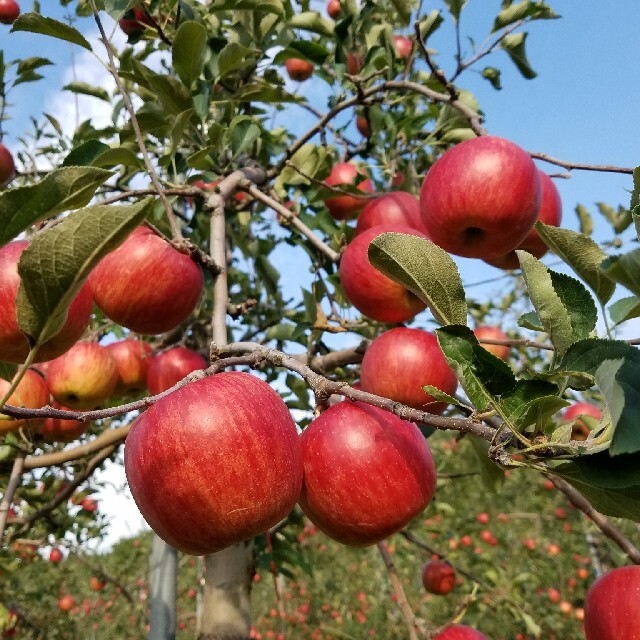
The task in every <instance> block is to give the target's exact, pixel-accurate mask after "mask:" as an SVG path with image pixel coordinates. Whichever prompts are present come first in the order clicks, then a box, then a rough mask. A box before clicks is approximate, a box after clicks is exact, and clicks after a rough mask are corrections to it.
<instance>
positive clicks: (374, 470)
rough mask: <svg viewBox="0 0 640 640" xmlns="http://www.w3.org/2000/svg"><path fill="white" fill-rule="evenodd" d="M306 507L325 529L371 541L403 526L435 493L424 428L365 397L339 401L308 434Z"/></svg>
mask: <svg viewBox="0 0 640 640" xmlns="http://www.w3.org/2000/svg"><path fill="white" fill-rule="evenodd" d="M302 457H303V462H304V482H303V486H302V493H301V494H300V506H301V507H302V510H303V511H304V512H305V513H306V515H307V516H308V517H309V519H310V520H311V521H312V522H313V523H314V524H315V525H316V526H317V527H318V528H319V529H320V530H321V531H323V532H324V533H326V534H327V535H328V536H330V537H331V538H334V539H335V540H337V541H338V542H341V543H343V544H349V545H354V546H367V545H370V544H374V543H376V542H379V541H380V540H383V539H384V538H386V537H387V536H389V535H391V534H392V533H395V532H396V531H399V530H400V529H402V528H403V527H404V526H406V525H407V524H408V523H409V522H410V521H411V520H412V519H413V518H415V517H416V516H417V515H418V514H419V513H421V512H422V511H423V510H424V509H425V508H426V506H427V505H428V504H429V502H431V499H432V498H433V495H434V493H435V486H436V470H435V465H434V462H433V457H432V455H431V450H430V449H429V445H428V444H427V441H426V440H425V439H424V437H423V436H422V434H421V433H420V430H419V429H418V427H416V426H415V425H414V424H411V423H410V422H406V421H405V420H401V419H400V418H399V417H398V416H396V415H394V414H392V413H389V412H388V411H384V410H382V409H378V408H377V407H372V406H371V405H367V404H364V403H361V402H339V403H338V404H335V405H333V406H332V407H329V408H328V409H327V410H326V411H324V412H323V413H322V414H321V415H320V416H319V417H317V418H316V419H315V420H313V422H311V424H310V425H309V426H308V427H307V428H306V429H305V430H304V432H303V433H302Z"/></svg>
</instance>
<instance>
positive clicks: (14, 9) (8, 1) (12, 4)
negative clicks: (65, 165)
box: [0, 0, 20, 185]
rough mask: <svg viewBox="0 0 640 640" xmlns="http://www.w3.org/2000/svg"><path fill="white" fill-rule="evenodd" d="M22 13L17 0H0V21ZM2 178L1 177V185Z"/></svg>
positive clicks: (14, 19) (12, 18)
mask: <svg viewBox="0 0 640 640" xmlns="http://www.w3.org/2000/svg"><path fill="white" fill-rule="evenodd" d="M19 15H20V6H19V5H18V3H17V2H16V1H15V0H0V23H2V24H13V23H14V22H15V21H16V20H17V19H18V16H19ZM1 184H2V180H1V179H0V185H1Z"/></svg>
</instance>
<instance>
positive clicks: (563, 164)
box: [529, 151, 634, 175]
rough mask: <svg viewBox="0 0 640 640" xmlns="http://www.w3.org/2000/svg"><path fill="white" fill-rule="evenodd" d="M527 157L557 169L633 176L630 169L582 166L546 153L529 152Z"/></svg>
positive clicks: (610, 166) (580, 163)
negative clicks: (542, 161)
mask: <svg viewBox="0 0 640 640" xmlns="http://www.w3.org/2000/svg"><path fill="white" fill-rule="evenodd" d="M529 155H530V156H531V157H532V158H535V159H536V160H544V161H545V162H549V163H550V164H555V165H556V166H558V167H562V168H563V169H567V171H572V170H573V169H579V170H581V171H602V172H604V173H627V174H629V175H633V171H634V170H633V169H632V168H631V167H616V166H614V165H610V164H583V163H582V162H568V161H567V160H559V159H558V158H553V157H551V156H549V155H547V154H546V153H538V152H536V151H529Z"/></svg>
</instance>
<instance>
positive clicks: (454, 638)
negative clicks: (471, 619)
mask: <svg viewBox="0 0 640 640" xmlns="http://www.w3.org/2000/svg"><path fill="white" fill-rule="evenodd" d="M433 640H489V638H487V636H485V635H484V634H483V633H480V632H479V631H477V630H476V629H472V628H471V627H467V626H465V625H463V624H454V625H452V626H450V627H447V628H446V629H445V630H444V631H442V632H441V633H439V634H438V635H437V636H436V637H435V638H434V639H433Z"/></svg>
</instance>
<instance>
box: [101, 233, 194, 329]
mask: <svg viewBox="0 0 640 640" xmlns="http://www.w3.org/2000/svg"><path fill="white" fill-rule="evenodd" d="M89 283H90V284H91V289H92V291H93V295H94V298H95V301H96V304H97V305H98V306H99V307H100V309H102V311H103V312H104V314H105V315H106V316H107V317H108V318H110V319H111V320H113V321H114V322H117V323H118V324H119V325H121V326H123V327H127V328H128V329H131V331H135V332H137V333H142V334H150V335H157V334H160V333H165V332H167V331H171V330H172V329H175V328H176V327H177V326H178V325H180V324H182V323H183V322H184V321H185V320H186V319H187V318H188V317H189V316H190V315H191V312H192V311H193V310H194V309H195V306H196V304H197V303H198V300H199V299H200V294H201V293H202V285H203V278H202V271H201V270H200V267H198V266H197V265H196V264H195V263H194V262H193V261H192V260H191V259H190V258H189V257H188V256H187V255H185V254H183V253H180V252H179V251H177V250H176V249H174V248H173V247H172V246H171V245H170V244H169V243H168V242H166V241H165V240H164V239H163V238H160V237H159V236H157V235H156V234H155V233H153V231H151V229H148V228H146V227H138V228H137V229H134V230H133V232H132V233H131V235H130V236H129V237H128V238H127V239H126V240H125V241H124V242H123V243H122V244H121V245H120V246H119V247H118V248H117V249H116V250H115V251H112V252H111V253H110V254H108V255H107V256H105V257H104V258H103V259H102V260H101V261H100V263H99V264H98V265H97V266H96V267H95V269H94V270H93V271H92V272H91V275H90V276H89Z"/></svg>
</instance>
